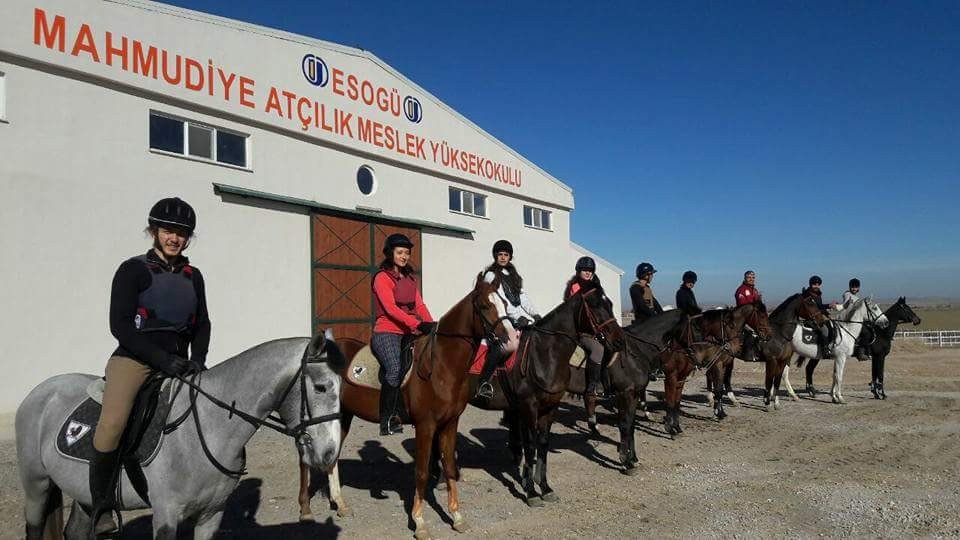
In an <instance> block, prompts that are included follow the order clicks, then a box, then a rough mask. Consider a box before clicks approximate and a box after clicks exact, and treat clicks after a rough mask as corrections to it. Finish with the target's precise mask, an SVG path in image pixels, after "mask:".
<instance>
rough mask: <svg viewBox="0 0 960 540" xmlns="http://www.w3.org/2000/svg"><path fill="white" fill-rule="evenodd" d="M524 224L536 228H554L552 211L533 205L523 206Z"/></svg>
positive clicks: (546, 229)
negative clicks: (551, 221) (552, 225)
mask: <svg viewBox="0 0 960 540" xmlns="http://www.w3.org/2000/svg"><path fill="white" fill-rule="evenodd" d="M523 224H524V225H526V226H527V227H533V228H534V229H543V230H545V231H551V230H553V229H552V228H551V227H550V212H549V211H547V210H543V209H542V208H534V207H532V206H524V207H523Z"/></svg>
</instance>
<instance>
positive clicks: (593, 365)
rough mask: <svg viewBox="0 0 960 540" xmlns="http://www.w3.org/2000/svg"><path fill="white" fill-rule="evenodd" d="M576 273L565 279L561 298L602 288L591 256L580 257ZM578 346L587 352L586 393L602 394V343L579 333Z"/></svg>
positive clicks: (595, 264)
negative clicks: (568, 279)
mask: <svg viewBox="0 0 960 540" xmlns="http://www.w3.org/2000/svg"><path fill="white" fill-rule="evenodd" d="M575 271H576V273H575V274H574V275H573V277H571V278H570V281H567V286H566V288H564V291H563V300H564V301H566V300H567V299H568V298H570V297H571V296H573V295H575V294H577V293H578V292H580V291H584V290H588V289H594V288H596V289H602V287H601V286H600V278H599V277H597V274H596V271H597V263H596V262H595V261H594V260H593V258H592V257H580V259H579V260H577V265H576V267H575ZM580 346H581V347H583V350H584V351H586V352H587V353H588V360H587V373H586V375H587V388H586V393H587V394H593V395H595V396H598V397H600V396H602V395H603V386H602V385H601V384H599V383H600V382H601V379H602V377H601V373H602V371H601V370H602V368H603V358H604V354H605V352H606V351H605V350H604V347H603V345H602V344H601V343H600V342H599V341H597V338H595V337H594V336H591V335H589V334H580Z"/></svg>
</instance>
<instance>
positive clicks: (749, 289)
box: [733, 270, 763, 362]
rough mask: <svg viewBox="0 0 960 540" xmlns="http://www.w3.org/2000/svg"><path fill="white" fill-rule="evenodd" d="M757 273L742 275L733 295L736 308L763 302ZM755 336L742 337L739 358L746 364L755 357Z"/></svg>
mask: <svg viewBox="0 0 960 540" xmlns="http://www.w3.org/2000/svg"><path fill="white" fill-rule="evenodd" d="M756 284H757V273H756V272H754V271H753V270H747V271H746V272H744V273H743V283H741V284H740V286H739V287H737V291H736V292H735V293H733V298H734V299H735V300H736V302H737V307H739V306H743V305H746V304H760V303H762V302H763V296H762V295H761V294H760V291H758V290H757V286H756ZM755 346H756V336H755V335H754V333H753V332H746V333H744V336H743V347H742V350H741V353H740V358H743V359H744V360H746V361H747V362H752V361H753V360H754V359H755V358H756V356H755V352H756V348H755Z"/></svg>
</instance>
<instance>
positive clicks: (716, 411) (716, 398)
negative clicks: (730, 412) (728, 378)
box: [707, 364, 727, 420]
mask: <svg viewBox="0 0 960 540" xmlns="http://www.w3.org/2000/svg"><path fill="white" fill-rule="evenodd" d="M725 367H726V366H724V365H717V364H714V365H712V366H710V370H709V371H707V378H708V379H710V378H712V379H714V381H715V383H714V385H713V400H712V401H713V415H714V416H715V417H717V420H723V419H724V418H726V417H727V412H726V411H724V410H723V390H724V384H723V372H724V368H725Z"/></svg>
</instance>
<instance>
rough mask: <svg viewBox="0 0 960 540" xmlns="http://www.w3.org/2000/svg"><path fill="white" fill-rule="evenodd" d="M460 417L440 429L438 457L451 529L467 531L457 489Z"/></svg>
mask: <svg viewBox="0 0 960 540" xmlns="http://www.w3.org/2000/svg"><path fill="white" fill-rule="evenodd" d="M459 422H460V419H459V418H455V419H453V420H451V421H450V422H447V425H445V426H444V427H443V429H441V430H440V436H439V443H440V459H441V460H442V461H443V473H444V475H445V476H446V477H447V511H448V512H449V513H450V517H451V518H453V530H455V531H457V532H461V533H462V532H467V530H468V529H469V528H470V525H469V524H468V523H467V519H466V518H464V517H463V514H462V513H460V494H459V492H458V491H457V480H458V479H459V478H458V476H459V471H458V470H457V425H458V424H459Z"/></svg>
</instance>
